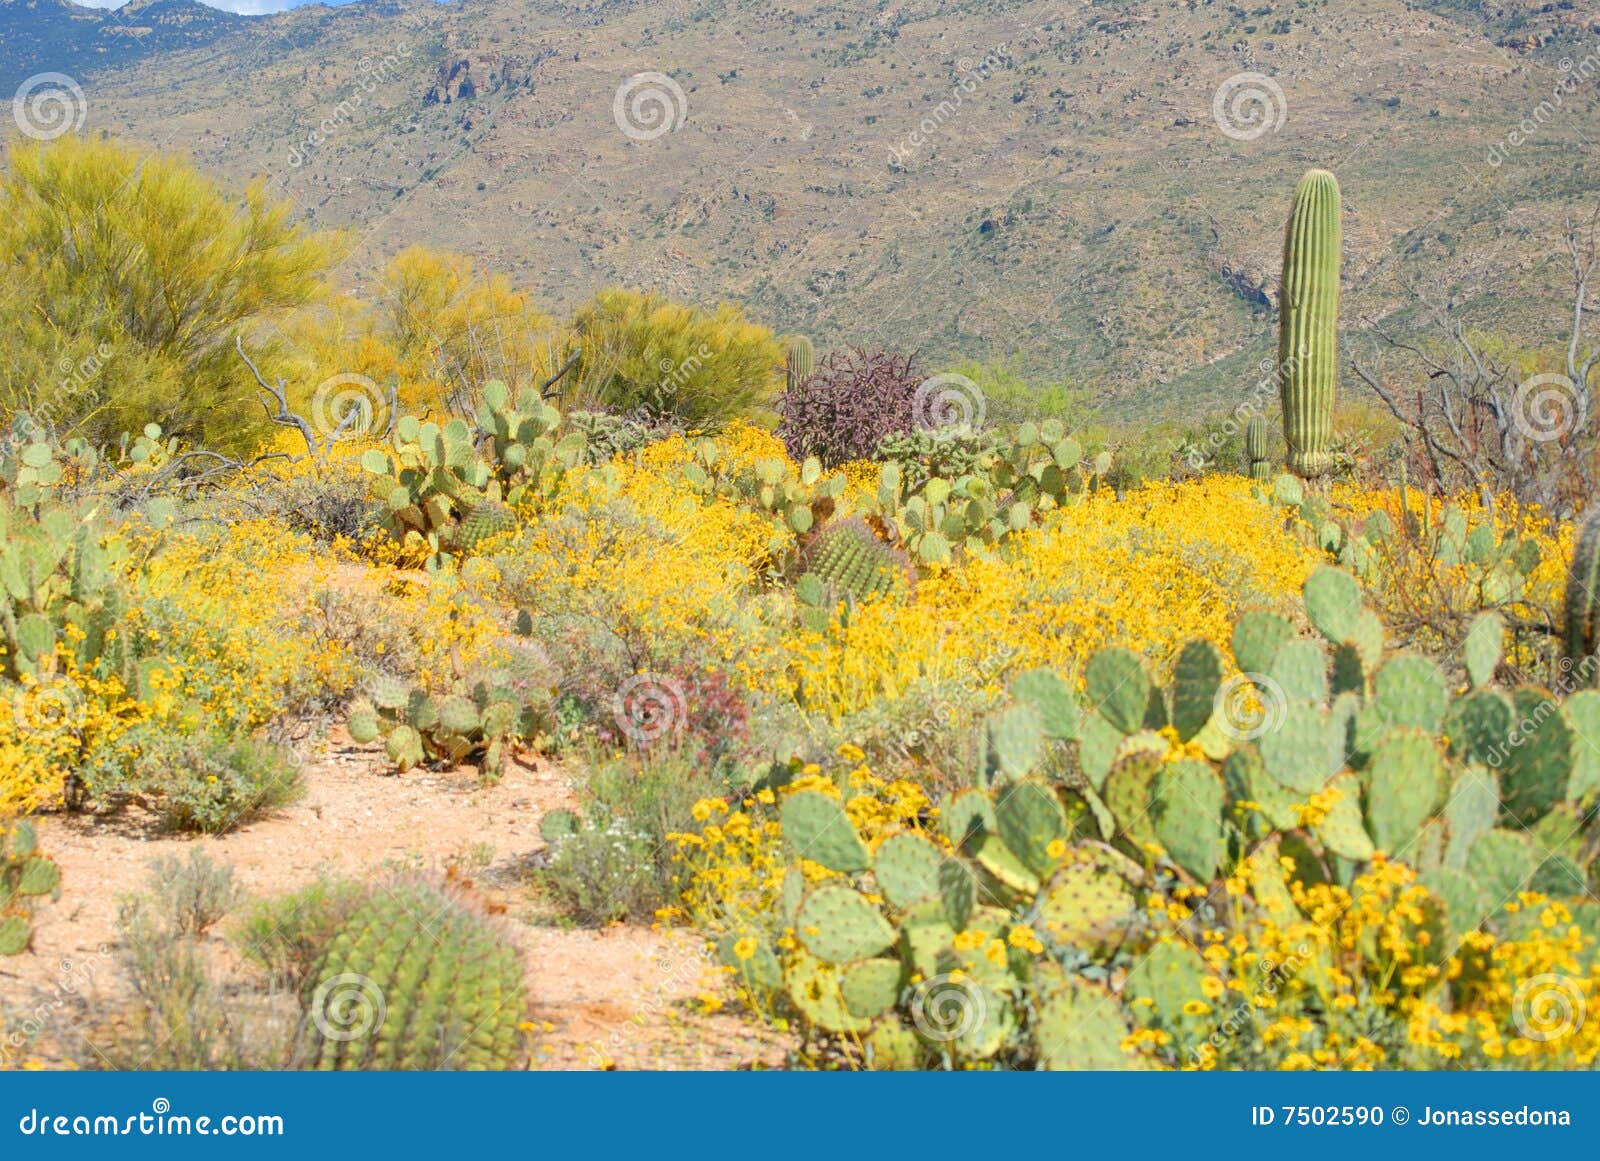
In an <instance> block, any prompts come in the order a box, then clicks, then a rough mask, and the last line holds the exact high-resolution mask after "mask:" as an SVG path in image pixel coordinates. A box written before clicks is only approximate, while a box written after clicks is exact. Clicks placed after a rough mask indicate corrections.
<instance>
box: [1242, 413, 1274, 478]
mask: <svg viewBox="0 0 1600 1161" xmlns="http://www.w3.org/2000/svg"><path fill="white" fill-rule="evenodd" d="M1244 452H1245V459H1246V460H1247V461H1248V462H1249V468H1250V478H1251V479H1252V480H1270V479H1271V478H1272V463H1271V461H1270V460H1268V459H1267V421H1266V420H1265V419H1263V418H1261V416H1259V415H1252V416H1251V417H1250V422H1249V424H1248V425H1246V427H1245V429H1244Z"/></svg>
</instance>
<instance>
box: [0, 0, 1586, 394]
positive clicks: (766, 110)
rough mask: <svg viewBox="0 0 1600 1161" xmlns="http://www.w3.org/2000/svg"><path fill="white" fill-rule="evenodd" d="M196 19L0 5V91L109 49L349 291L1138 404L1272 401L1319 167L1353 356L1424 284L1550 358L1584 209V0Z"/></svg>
mask: <svg viewBox="0 0 1600 1161" xmlns="http://www.w3.org/2000/svg"><path fill="white" fill-rule="evenodd" d="M197 7H198V6H197V5H195V4H193V3H191V2H190V0H156V2H155V3H152V4H149V5H147V6H145V7H143V8H140V9H136V10H135V11H134V12H132V13H130V14H128V16H127V17H125V18H124V19H125V20H126V21H127V22H129V24H128V26H130V27H131V26H132V25H135V24H136V25H139V26H140V27H146V28H148V31H147V32H145V33H143V34H142V35H141V36H140V37H138V45H139V48H140V51H137V52H134V51H129V50H127V48H126V46H125V45H124V44H123V42H122V41H121V40H120V39H119V38H120V37H122V36H123V35H124V34H123V33H120V32H116V31H114V30H113V29H112V28H110V27H109V26H108V25H107V23H106V22H107V21H109V20H111V19H112V18H113V17H115V16H116V15H117V14H114V13H113V14H102V15H101V16H99V17H95V16H94V15H93V14H87V12H86V10H81V9H71V10H68V9H65V8H64V7H63V6H62V5H60V4H58V3H53V2H52V0H0V35H3V36H4V43H5V44H6V46H7V48H6V52H7V54H8V55H7V57H6V58H5V60H6V61H7V62H8V63H7V64H6V67H7V68H9V69H10V71H11V74H13V75H15V74H17V73H18V71H19V69H23V70H27V69H32V70H34V71H37V70H39V69H42V68H50V67H56V65H58V64H59V63H60V61H62V60H63V59H68V58H64V57H62V56H60V55H59V54H60V53H61V52H63V51H64V50H63V49H62V48H61V47H60V46H62V45H65V44H67V43H69V42H70V43H82V44H98V45H103V46H105V47H104V48H103V49H101V50H100V52H99V55H94V54H92V53H90V52H89V51H88V50H87V49H85V50H74V51H75V53H76V58H77V59H78V60H79V61H81V62H82V63H83V64H84V65H85V66H87V67H84V68H82V69H80V70H79V71H80V72H81V73H82V75H81V76H79V73H78V72H73V75H74V76H77V77H78V79H79V80H80V81H81V83H82V85H83V87H84V90H85V92H86V95H87V101H88V117H87V125H88V128H89V129H90V130H102V129H103V130H107V131H110V132H113V133H116V134H118V135H122V136H126V137H129V138H133V139H136V140H140V141H144V142H148V143H151V144H155V145H160V146H163V147H167V148H176V149H181V150H184V151H186V152H188V153H190V154H191V155H192V156H193V157H194V158H195V159H196V160H197V161H198V162H199V163H200V164H201V165H203V166H205V167H206V168H208V169H211V170H213V171H216V172H218V173H221V174H223V175H227V176H229V177H232V178H236V179H241V180H242V179H245V178H248V177H251V176H254V175H262V174H264V175H266V176H267V177H268V178H269V179H270V181H271V182H272V183H273V184H274V185H275V186H276V187H277V188H278V190H279V191H280V192H281V193H282V194H283V195H284V196H286V197H288V198H292V199H293V201H294V202H295V203H296V205H297V206H298V207H299V209H300V212H301V213H302V214H303V215H304V217H305V218H306V220H307V221H309V222H311V223H313V224H315V225H318V226H334V225H338V226H349V227H350V228H351V229H352V230H353V232H354V236H355V238H356V240H357V246H356V250H355V254H354V256H353V257H352V258H351V259H350V261H349V263H348V265H347V267H346V269H345V271H344V272H343V273H344V275H345V277H346V278H347V279H348V281H349V282H350V284H351V286H352V287H353V288H354V289H355V290H356V291H357V292H358V293H359V291H360V289H361V287H362V285H363V282H364V280H365V279H366V278H367V277H368V276H369V275H370V273H371V272H372V271H373V270H374V269H376V268H377V267H378V266H380V265H381V264H382V262H383V261H384V260H385V259H386V258H387V257H388V256H390V255H392V254H393V253H394V252H395V251H397V250H398V249H400V248H402V247H403V246H405V245H409V244H412V243H415V242H423V243H427V244H429V245H433V246H438V247H446V248H451V249H457V250H462V251H465V252H468V253H471V254H474V255H476V256H478V257H480V258H481V259H482V260H483V261H485V262H486V263H488V264H489V265H491V266H492V267H495V268H497V269H500V270H504V271H506V272H508V273H510V274H511V275H513V276H514V277H515V278H517V279H518V280H519V281H521V282H522V283H524V284H526V285H528V286H530V287H532V288H534V289H535V290H537V291H538V292H539V294H540V295H541V297H542V299H543V300H544V303H545V305H547V306H548V307H549V308H550V309H552V310H559V309H562V308H566V307H570V306H571V305H573V304H574V303H576V302H577V301H579V300H581V299H582V298H583V297H584V296H586V295H587V294H588V293H590V292H592V291H593V290H594V289H595V288H596V287H598V286H600V285H603V284H605V283H608V282H622V283H626V284H630V285H634V286H639V287H653V288H658V289H662V290H665V291H667V292H669V293H672V294H675V295H677V296H679V297H683V298H687V299H692V300H697V301H701V302H706V303H712V302H715V301H717V300H719V299H723V298H734V299H738V300H740V301H742V302H744V303H746V304H747V305H748V306H749V308H750V309H751V311H752V312H753V313H754V314H755V315H756V316H757V317H759V318H761V319H762V320H763V321H766V322H768V323H770V324H771V325H773V326H776V327H778V328H780V329H783V330H800V331H805V332H807V333H810V334H812V335H813V336H814V337H816V338H817V339H818V341H819V342H821V343H822V344H824V345H830V344H839V343H846V342H853V343H862V344H869V345H871V344H884V345H891V346H896V347H901V348H916V349H919V350H921V351H922V352H923V353H924V354H925V355H926V356H927V357H928V360H929V361H930V363H935V364H937V363H939V362H943V361H946V360H950V359H954V358H958V357H963V356H970V357H976V358H983V359H993V358H1006V357H1010V358H1014V360H1015V362H1016V364H1017V366H1018V367H1019V368H1020V369H1022V370H1024V371H1026V372H1028V373H1030V374H1033V375H1038V376H1046V377H1053V378H1065V377H1070V378H1073V379H1075V380H1078V381H1081V382H1083V383H1086V384H1090V385H1093V386H1094V387H1095V388H1097V397H1098V398H1099V400H1100V402H1101V403H1102V405H1103V406H1104V407H1105V409H1106V411H1107V412H1108V413H1110V414H1114V415H1118V416H1123V417H1154V416H1157V415H1169V416H1170V415H1174V414H1176V415H1180V416H1184V417H1188V416H1192V415H1195V414H1197V413H1198V412H1199V411H1201V410H1204V409H1207V408H1214V407H1217V406H1221V405H1224V404H1227V403H1229V402H1230V401H1232V400H1234V399H1236V398H1237V396H1238V394H1239V393H1240V392H1241V391H1246V390H1249V389H1250V384H1252V383H1254V382H1255V381H1256V380H1258V379H1259V377H1260V372H1259V371H1258V370H1257V365H1258V362H1259V360H1260V359H1262V358H1264V357H1267V356H1268V355H1269V353H1270V351H1271V349H1272V342H1273V324H1274V318H1273V312H1274V302H1275V296H1276V281H1277V264H1278V260H1279V248H1280V245H1281V236H1282V226H1283V219H1284V216H1285V215H1286V213H1287V209H1288V202H1289V196H1290V192H1291V190H1292V188H1293V186H1294V183H1295V180H1296V179H1297V178H1298V177H1299V175H1300V174H1301V173H1302V172H1303V171H1304V170H1305V169H1307V168H1309V167H1312V166H1324V167H1327V168H1331V169H1333V170H1334V171H1335V172H1336V173H1337V174H1338V175H1339V177H1340V180H1341V183H1342V185H1343V188H1344V195H1345V219H1346V220H1345V238H1346V268H1345V306H1344V317H1345V320H1346V336H1347V337H1346V349H1347V351H1349V352H1351V353H1356V352H1360V351H1363V350H1366V349H1368V348H1369V347H1370V346H1371V343H1370V340H1369V338H1368V337H1367V334H1368V332H1367V327H1368V325H1369V323H1370V322H1371V321H1373V320H1383V321H1384V325H1385V326H1386V327H1387V328H1391V329H1395V330H1398V331H1400V332H1401V333H1406V332H1407V330H1408V328H1409V327H1410V326H1411V325H1412V323H1413V321H1414V318H1413V315H1414V310H1415V308H1414V306H1413V291H1414V290H1415V289H1421V290H1424V291H1426V292H1427V293H1429V294H1430V295H1434V296H1442V297H1444V298H1447V299H1449V300H1450V301H1452V302H1453V303H1455V304H1457V305H1458V307H1459V308H1460V309H1461V311H1462V312H1463V313H1464V316H1465V317H1466V318H1467V319H1468V320H1470V321H1474V322H1475V323H1477V324H1478V325H1481V326H1482V327H1484V328H1485V329H1490V330H1496V331H1500V332H1504V333H1506V334H1508V335H1511V336H1515V337H1517V338H1519V339H1520V340H1521V341H1522V342H1524V343H1526V344H1527V345H1529V346H1533V345H1539V344H1542V345H1545V346H1549V345H1550V344H1551V343H1552V342H1553V341H1554V340H1555V338H1556V337H1557V336H1558V335H1559V334H1560V328H1561V327H1562V325H1563V319H1564V315H1563V308H1562V305H1561V297H1562V295H1563V294H1564V293H1566V292H1567V291H1568V290H1569V287H1568V286H1567V285H1566V278H1567V276H1566V274H1565V273H1564V272H1563V269H1562V266H1561V263H1560V262H1559V261H1558V260H1557V257H1556V252H1557V250H1558V248H1559V232H1560V229H1561V225H1562V221H1563V219H1564V217H1565V216H1566V215H1569V214H1577V213H1580V212H1587V211H1588V210H1590V209H1592V208H1593V206H1594V204H1595V202H1596V199H1597V197H1600V191H1597V190H1596V189H1595V187H1594V184H1593V179H1592V174H1593V173H1594V172H1596V162H1597V161H1600V158H1597V157H1596V145H1595V142H1596V141H1600V87H1597V83H1600V15H1597V14H1596V13H1595V11H1594V9H1593V8H1592V6H1588V5H1579V4H1576V3H1556V4H1539V5H1534V4H1517V3H1495V4H1479V3H1474V2H1471V0H1433V2H1431V3H1420V2H1414V3H1408V2H1406V0H1297V2H1294V3H1257V4H1251V5H1249V6H1248V7H1246V6H1240V5H1235V4H1229V3H1223V2H1220V0H1189V2H1187V3H1172V2H1170V0H1119V2H1117V3H1110V2H1103V0H1100V2H1093V0H1091V2H1084V3H1073V4H1063V3H1061V2H1060V0H1049V2H1026V0H1024V2H1009V3H1001V2H999V0H900V2H895V0H872V2H870V3H867V4H862V3H845V2H842V0H774V2H769V0H742V2H740V0H708V2H700V3H696V2H690V0H669V2H662V0H649V2H644V0H639V2H635V0H575V2H571V3H558V2H555V0H494V2H487V0H458V2H456V3H451V4H438V3H435V2H434V0H383V2H378V0H363V2H361V3H357V4H354V5H350V6H347V7H342V8H335V9H329V8H323V7H320V6H316V7H308V8H301V9H296V10H294V11H291V12H286V13H283V14H280V15H275V16H271V17H259V18H249V19H243V18H238V17H231V16H228V15H227V14H224V13H217V12H214V11H212V10H209V9H207V10H204V14H203V15H202V14H201V13H199V12H197V11H196V9H197ZM19 13H37V14H39V15H40V19H39V20H38V21H31V22H30V21H24V22H23V23H24V24H29V25H31V26H32V27H34V28H35V29H36V30H38V31H39V32H40V37H39V38H38V45H39V47H38V48H37V50H36V54H35V55H31V56H30V55H29V53H30V52H35V50H31V49H26V48H24V47H22V46H21V44H20V42H13V40H12V34H13V30H14V29H15V28H16V27H17V26H18V21H17V14H19ZM97 20H98V23H96V21H97ZM52 30H53V31H52ZM45 33H48V34H49V35H44V34H45ZM74 36H76V37H79V38H82V39H81V40H80V41H71V37H74ZM51 46H55V47H51ZM118 50H120V55H119V51H118ZM52 52H54V53H56V54H57V55H56V56H51V55H50V53H52ZM16 61H20V62H21V64H20V65H19V64H17V63H15V62H16ZM1563 64H1565V66H1566V67H1565V68H1564V67H1563ZM62 71H68V72H72V70H71V69H63V70H62ZM630 78H634V79H633V80H630ZM662 115H664V116H665V120H664V121H663V120H661V119H660V118H661V117H662ZM658 128H659V129H661V130H662V131H661V132H659V133H658V132H656V130H657V129H658Z"/></svg>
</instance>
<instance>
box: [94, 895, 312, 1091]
mask: <svg viewBox="0 0 1600 1161" xmlns="http://www.w3.org/2000/svg"><path fill="white" fill-rule="evenodd" d="M202 873H203V874H204V875H205V876H207V877H213V876H215V875H216V872H215V870H214V869H204V868H202ZM194 886H195V881H194V880H193V879H192V878H190V877H188V876H187V875H181V874H180V875H177V876H173V875H162V874H159V873H158V874H157V875H156V876H155V877H153V878H152V881H151V885H150V889H149V890H148V891H145V892H142V893H140V894H137V895H132V896H125V897H124V898H122V899H121V900H119V905H118V910H117V929H118V934H119V937H120V938H119V940H118V945H117V951H118V958H119V960H120V961H121V963H122V967H123V972H124V975H125V977H126V979H127V980H128V982H129V984H130V985H131V989H132V995H131V997H130V999H129V1001H128V1002H127V1004H126V1006H125V1007H119V1010H118V1011H117V1012H116V1014H115V1020H114V1023H113V1025H112V1029H111V1031H112V1035H111V1036H109V1037H108V1038H105V1040H104V1045H103V1048H102V1051H103V1053H104V1056H105V1059H106V1060H107V1061H108V1062H109V1063H110V1064H111V1066H112V1067H115V1068H121V1069H153V1070H207V1071H211V1070H220V1069H243V1068H278V1067H282V1066H283V1063H284V1062H285V1060H286V1059H287V1056H288V1047H289V1037H290V1034H291V1027H290V1025H289V1023H288V1021H287V1020H285V1019H283V1018H282V1016H281V1015H280V1013H279V1012H278V1011H276V1010H275V1009H274V1008H273V1006H272V1005H271V1004H270V1003H260V1002H259V1001H260V999H261V998H260V997H248V996H241V995H239V994H237V993H234V992H232V991H230V989H229V987H228V985H227V983H226V982H225V980H224V979H223V978H222V976H221V973H219V972H218V970H217V968H216V966H215V965H214V964H213V962H212V961H211V958H210V957H209V956H208V954H207V949H206V948H205V947H204V946H203V945H202V940H201V937H200V936H199V934H198V933H197V932H196V931H195V930H194V921H195V918H196V915H195V911H194V909H193V888H194ZM174 890H176V891H177V892H178V895H177V896H174V894H173V891H174ZM184 896H188V898H187V899H185V898H184ZM233 901H234V900H232V899H229V900H227V902H229V903H232V902H233ZM214 902H215V903H216V904H218V905H220V904H221V903H222V902H223V901H222V900H221V899H220V898H215V897H214ZM211 916H212V909H211V905H210V904H208V905H207V906H206V908H204V915H203V917H204V918H207V919H209V918H211Z"/></svg>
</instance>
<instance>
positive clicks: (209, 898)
mask: <svg viewBox="0 0 1600 1161" xmlns="http://www.w3.org/2000/svg"><path fill="white" fill-rule="evenodd" d="M150 887H151V891H152V894H153V895H154V897H155V898H156V899H157V900H158V901H159V902H160V904H161V905H162V906H164V907H165V908H166V911H167V914H166V918H167V920H168V922H169V924H170V926H171V928H172V930H173V931H175V932H177V933H178V934H179V935H204V934H205V933H206V932H207V931H209V930H210V929H211V928H212V927H215V926H216V925H217V924H218V923H219V922H221V921H222V918H223V917H224V916H225V915H227V914H228V912H230V911H232V910H233V909H234V908H235V907H236V906H238V904H239V902H240V900H241V897H242V896H243V892H242V891H241V890H240V889H239V885H238V884H237V883H235V882H234V879H233V868H232V867H228V866H219V865H217V864H216V863H215V862H213V861H212V859H211V856H210V855H208V854H206V852H205V851H203V850H202V849H200V848H199V847H194V848H192V849H191V850H190V851H189V857H188V858H187V859H180V858H179V857H178V856H177V855H162V856H161V857H159V858H155V859H152V860H151V861H150Z"/></svg>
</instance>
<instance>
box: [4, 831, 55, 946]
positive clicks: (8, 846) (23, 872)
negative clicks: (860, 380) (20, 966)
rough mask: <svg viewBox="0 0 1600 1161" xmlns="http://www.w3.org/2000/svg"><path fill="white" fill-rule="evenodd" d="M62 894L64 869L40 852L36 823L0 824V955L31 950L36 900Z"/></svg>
mask: <svg viewBox="0 0 1600 1161" xmlns="http://www.w3.org/2000/svg"><path fill="white" fill-rule="evenodd" d="M60 894H61V869H60V868H59V867H57V866H56V864H55V863H53V862H52V861H51V860H50V859H48V858H47V857H45V856H44V855H43V854H41V853H40V852H39V841H38V837H37V836H36V835H35V833H34V829H33V824H32V823H31V822H29V821H28V820H27V819H22V820H21V821H19V822H16V823H13V824H12V825H11V826H10V827H6V826H4V825H0V956H3V955H20V954H22V953H23V952H25V951H27V950H28V946H29V944H31V943H32V942H33V919H32V916H33V907H34V905H35V903H37V901H38V900H40V899H43V898H45V897H49V898H52V899H54V898H56V897H58V896H59V895H60Z"/></svg>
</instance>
